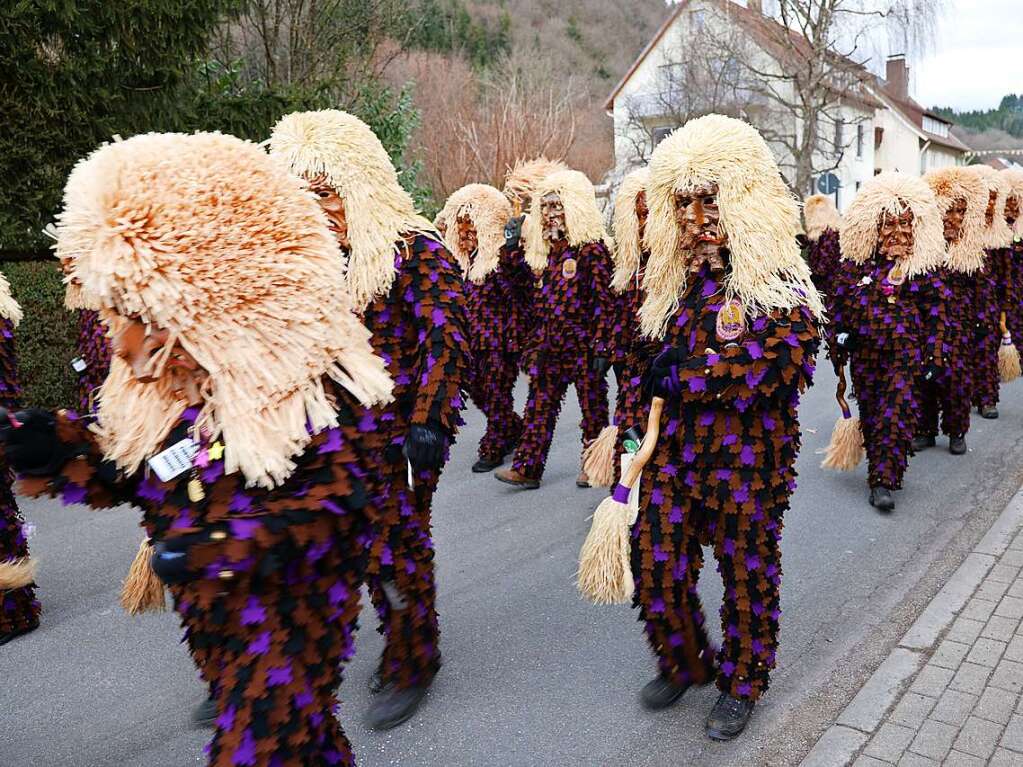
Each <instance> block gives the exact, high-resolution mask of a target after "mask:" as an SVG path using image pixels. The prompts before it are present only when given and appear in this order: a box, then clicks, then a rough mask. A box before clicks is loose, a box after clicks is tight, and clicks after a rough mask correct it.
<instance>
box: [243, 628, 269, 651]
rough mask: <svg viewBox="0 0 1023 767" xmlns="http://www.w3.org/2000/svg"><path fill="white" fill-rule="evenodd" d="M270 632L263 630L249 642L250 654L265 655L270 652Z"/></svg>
mask: <svg viewBox="0 0 1023 767" xmlns="http://www.w3.org/2000/svg"><path fill="white" fill-rule="evenodd" d="M270 636H271V635H270V632H269V631H264V632H262V633H261V634H260V635H259V636H258V637H256V638H255V639H254V640H253V641H251V642H249V648H248V652H249V653H250V654H251V655H265V654H266V653H268V652H270Z"/></svg>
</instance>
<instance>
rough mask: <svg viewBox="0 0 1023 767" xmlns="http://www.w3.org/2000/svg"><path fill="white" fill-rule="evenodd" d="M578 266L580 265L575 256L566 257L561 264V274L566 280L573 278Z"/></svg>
mask: <svg viewBox="0 0 1023 767" xmlns="http://www.w3.org/2000/svg"><path fill="white" fill-rule="evenodd" d="M578 268H579V265H578V264H577V263H576V260H575V259H574V258H566V259H565V260H564V262H562V264H561V276H562V277H564V278H565V279H566V280H571V279H573V278H574V277H575V273H576V271H577V270H578Z"/></svg>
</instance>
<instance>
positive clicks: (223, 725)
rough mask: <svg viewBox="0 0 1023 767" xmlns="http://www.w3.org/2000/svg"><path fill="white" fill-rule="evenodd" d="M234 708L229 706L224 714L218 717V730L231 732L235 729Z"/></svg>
mask: <svg viewBox="0 0 1023 767" xmlns="http://www.w3.org/2000/svg"><path fill="white" fill-rule="evenodd" d="M234 714H235V708H234V706H228V707H227V708H225V709H224V713H222V714H221V715H220V716H218V717H217V728H218V729H221V730H230V729H231V728H232V727H234Z"/></svg>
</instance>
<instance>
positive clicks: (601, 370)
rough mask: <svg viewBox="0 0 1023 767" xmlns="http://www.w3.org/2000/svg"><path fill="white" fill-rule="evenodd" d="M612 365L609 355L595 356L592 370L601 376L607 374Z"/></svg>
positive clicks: (591, 366) (591, 364)
mask: <svg viewBox="0 0 1023 767" xmlns="http://www.w3.org/2000/svg"><path fill="white" fill-rule="evenodd" d="M610 367H611V360H609V359H608V358H607V357H594V358H593V362H591V363H590V370H592V371H593V372H594V373H597V374H598V375H600V376H601V377H603V376H606V375H607V370H608V368H610Z"/></svg>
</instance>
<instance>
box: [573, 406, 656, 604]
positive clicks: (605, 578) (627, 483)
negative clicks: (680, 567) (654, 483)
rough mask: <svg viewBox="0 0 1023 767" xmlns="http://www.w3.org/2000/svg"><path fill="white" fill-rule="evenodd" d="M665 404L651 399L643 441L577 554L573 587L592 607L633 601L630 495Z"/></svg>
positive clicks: (602, 504)
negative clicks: (630, 559) (575, 587)
mask: <svg viewBox="0 0 1023 767" xmlns="http://www.w3.org/2000/svg"><path fill="white" fill-rule="evenodd" d="M663 408H664V400H663V399H662V398H661V397H654V398H653V401H652V402H651V403H650V416H649V418H648V420H647V430H646V437H644V439H643V444H642V445H641V446H640V448H639V451H638V452H637V453H636V455H635V456H634V457H633V459H632V462H631V463H630V464H629V468H628V469H626V471H625V474H624V475H623V476H622V479H621V482H619V483H618V486H617V487H616V488H615V489H614V493H612V495H611V496H610V497H609V498H605V499H604V500H603V501H601V502H600V505H599V506H598V507H597V510H596V511H595V512H594V513H593V524H592V525H591V526H590V532H589V534H588V535H587V536H586V540H585V541H584V542H583V547H582V549H581V550H580V551H579V572H578V574H577V581H576V585H577V586H578V588H579V592H580V593H581V594H582V595H583V596H584V597H585V598H586V599H588V600H590V601H591V602H593V603H594V604H599V605H615V604H625V603H626V602H628V601H629V599H631V597H632V592H633V589H634V588H635V584H634V583H633V580H632V567H631V564H630V562H629V554H630V548H631V544H630V542H629V530H630V529H631V528H632V525H633V524H634V523H635V521H636V517H635V512H634V511H633V509H631V508H629V503H628V502H629V493H630V492H631V491H632V488H633V487H634V486H635V484H636V482H637V481H638V480H639V476H640V474H641V473H642V472H643V467H644V466H646V464H647V461H649V460H650V457H651V456H652V455H653V454H654V447H656V445H657V437H658V431H659V430H660V426H661V410H662V409H663Z"/></svg>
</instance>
